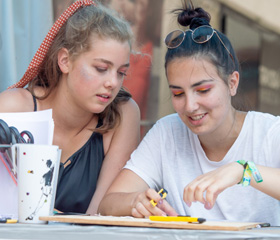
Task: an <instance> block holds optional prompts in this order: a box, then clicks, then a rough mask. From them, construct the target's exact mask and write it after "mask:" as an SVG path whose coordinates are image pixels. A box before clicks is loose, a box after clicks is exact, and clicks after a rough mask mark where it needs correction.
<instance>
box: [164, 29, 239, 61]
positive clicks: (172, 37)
mask: <svg viewBox="0 0 280 240" xmlns="http://www.w3.org/2000/svg"><path fill="white" fill-rule="evenodd" d="M189 31H190V32H191V37H192V40H193V41H194V42H195V43H199V44H202V43H205V42H208V41H209V40H210V39H211V38H212V37H213V35H214V33H215V34H216V35H217V37H218V39H219V40H220V42H221V43H222V44H223V46H224V48H225V49H226V50H227V52H228V54H229V55H230V57H231V59H232V61H233V62H234V58H233V56H232V54H231V53H230V51H229V50H228V48H227V47H226V45H225V44H224V42H223V41H222V39H221V38H220V36H219V34H218V33H217V31H216V30H214V29H213V28H212V27H211V26H207V25H205V26H200V27H198V28H196V29H195V30H192V29H188V30H186V31H182V30H179V29H178V30H174V31H172V32H170V33H168V34H167V36H166V38H165V40H164V42H165V45H166V46H167V48H169V49H173V48H177V47H179V46H180V45H181V44H182V42H183V41H184V39H185V37H186V32H189Z"/></svg>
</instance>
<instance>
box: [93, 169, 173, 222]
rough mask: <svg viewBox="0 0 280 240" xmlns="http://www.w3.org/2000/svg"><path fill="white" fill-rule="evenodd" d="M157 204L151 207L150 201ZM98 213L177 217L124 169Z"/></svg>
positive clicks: (155, 193) (158, 197)
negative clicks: (152, 200)
mask: <svg viewBox="0 0 280 240" xmlns="http://www.w3.org/2000/svg"><path fill="white" fill-rule="evenodd" d="M151 199H154V200H155V201H156V202H157V203H158V204H157V206H155V207H153V205H152V204H151V203H150V200H151ZM98 212H99V213H101V214H102V215H113V216H133V217H138V218H141V217H148V216H150V215H159V216H162V215H167V214H168V215H170V216H172V215H177V213H176V212H175V210H174V209H173V208H172V207H170V205H169V204H168V203H167V202H166V201H165V200H163V201H161V197H160V195H159V194H158V193H157V192H156V191H155V190H154V189H149V186H148V185H147V184H146V182H145V181H144V180H143V179H142V178H140V177H139V176H138V175H137V174H135V173H134V172H132V171H130V170H128V169H124V170H122V172H121V173H120V175H119V176H118V177H117V178H116V180H115V181H114V183H113V184H112V186H111V187H110V188H109V190H108V191H107V193H106V195H105V197H104V198H103V199H102V201H101V203H100V205H99V208H98Z"/></svg>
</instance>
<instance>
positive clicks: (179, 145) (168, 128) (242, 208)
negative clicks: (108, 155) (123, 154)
mask: <svg viewBox="0 0 280 240" xmlns="http://www.w3.org/2000/svg"><path fill="white" fill-rule="evenodd" d="M241 159H243V160H246V161H253V162H255V163H256V164H260V165H264V166H269V167H275V168H280V117H275V116H272V115H270V114H266V113H259V112H248V114H247V116H246V118H245V121H244V125H243V127H242V130H241V132H240V134H239V136H238V138H237V140H236V141H235V142H234V144H233V146H232V147H231V148H230V150H229V151H228V153H227V154H226V156H225V157H224V159H223V160H222V161H220V162H213V161H210V160H209V159H208V158H207V156H206V155H205V153H204V151H203V149H202V147H201V145H200V142H199V139H198V136H197V135H196V134H193V133H192V132H191V131H190V130H189V129H188V127H187V126H186V125H185V124H184V123H183V122H182V121H181V119H180V117H179V116H178V114H171V115H169V116H166V117H164V118H162V119H160V120H159V121H158V122H157V123H156V124H155V125H154V126H153V128H152V129H151V130H150V131H149V132H148V133H147V135H146V136H145V137H144V139H143V140H142V142H141V143H140V145H139V146H138V148H137V149H136V150H135V151H134V152H133V153H132V155H131V159H130V160H129V161H128V162H127V164H126V166H125V168H127V169H130V170H132V171H133V172H135V173H136V174H137V175H139V176H140V177H141V178H142V179H143V180H144V181H145V182H146V183H147V184H148V185H149V187H150V188H154V189H156V190H159V189H161V188H162V187H163V188H165V189H166V190H167V191H168V195H167V198H166V200H167V201H168V202H169V203H170V204H171V206H172V207H173V208H174V209H175V210H176V211H177V213H178V214H180V215H191V216H193V217H203V218H206V219H207V220H230V221H247V222H269V223H270V224H271V225H274V226H275V225H278V226H279V225H280V201H278V200H276V199H274V198H272V197H270V196H268V195H266V194H264V193H262V192H260V191H258V190H256V189H254V188H253V187H251V186H248V187H243V186H242V185H236V186H233V187H230V188H227V189H226V190H224V191H223V192H222V193H220V194H219V196H218V198H217V201H216V204H215V205H214V207H213V208H212V209H211V210H206V209H205V208H204V205H203V204H201V203H199V202H197V203H192V206H191V207H188V206H187V205H186V204H185V203H184V201H183V191H184V187H185V186H186V185H187V184H188V183H190V182H191V181H192V180H194V179H195V178H196V177H197V176H199V175H201V174H203V173H207V172H209V171H212V170H214V169H216V168H218V167H221V166H223V165H225V164H227V163H230V162H234V161H237V160H241ZM264 181H265V179H264ZM275 187H280V183H275Z"/></svg>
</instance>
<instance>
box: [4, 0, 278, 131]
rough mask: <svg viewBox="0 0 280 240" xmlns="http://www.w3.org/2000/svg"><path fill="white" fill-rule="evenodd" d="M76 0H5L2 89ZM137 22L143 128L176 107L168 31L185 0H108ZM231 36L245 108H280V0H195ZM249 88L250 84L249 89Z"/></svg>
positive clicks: (137, 94)
mask: <svg viewBox="0 0 280 240" xmlns="http://www.w3.org/2000/svg"><path fill="white" fill-rule="evenodd" d="M73 2H74V1H73V0H40V1H37V0H0V12H1V16H0V91H3V90H5V89H6V88H7V87H8V86H10V85H12V84H13V83H15V82H17V81H18V80H19V79H20V78H21V77H22V75H23V74H24V72H25V70H26V69H27V67H28V65H29V62H30V61H31V59H32V57H33V55H34V54H35V52H36V51H37V49H38V47H39V46H40V44H41V42H42V41H43V39H44V37H45V36H46V34H47V32H48V30H49V29H50V28H51V26H52V24H53V23H54V21H55V20H56V19H57V18H58V17H59V16H60V14H61V13H62V12H63V11H64V10H65V9H66V8H67V7H68V6H70V5H71V4H72V3H73ZM101 2H102V3H103V4H105V5H107V6H110V7H112V8H114V9H115V10H116V11H118V12H119V13H120V14H121V15H123V16H124V17H125V18H126V19H127V20H128V21H129V22H130V24H131V26H132V29H133V31H134V34H135V38H136V41H135V44H134V46H133V48H134V51H135V52H141V53H142V54H141V55H139V54H138V55H137V54H135V55H132V56H131V62H130V63H131V68H130V71H129V74H128V76H127V78H126V79H125V81H124V85H125V87H126V88H127V89H128V90H129V91H130V92H131V93H132V95H133V98H134V99H135V101H136V102H137V103H138V105H139V107H140V109H141V124H142V136H144V134H145V133H146V132H147V131H148V130H149V129H150V127H151V126H152V125H153V124H154V123H155V121H156V120H158V119H159V118H160V117H163V116H165V115H167V114H170V113H173V112H174V110H173V108H172V105H171V100H170V93H169V89H168V84H167V80H166V76H165V71H164V55H165V51H166V47H165V46H164V44H163V39H164V38H165V36H166V34H167V33H169V32H170V31H172V30H174V29H176V28H178V25H177V23H176V18H175V17H174V16H173V15H172V14H171V13H170V11H171V10H172V9H174V8H178V7H180V6H181V0H172V1H170V0H102V1H101ZM193 4H194V6H195V7H203V8H204V9H205V10H206V11H208V12H209V13H210V14H211V16H212V20H211V24H212V26H213V27H214V28H216V29H218V30H219V31H221V32H223V33H225V34H226V35H227V36H228V37H229V39H230V40H231V42H232V44H233V47H234V48H235V50H236V53H237V56H238V58H239V61H240V64H241V82H240V91H239V93H238V95H237V97H236V98H235V99H234V102H235V105H236V106H237V107H238V108H240V109H245V110H257V111H263V112H269V113H272V114H275V115H280V14H279V9H280V1H279V0H258V1H256V0H246V1H244V0H193ZM241 90H242V91H241Z"/></svg>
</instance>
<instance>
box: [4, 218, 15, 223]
mask: <svg viewBox="0 0 280 240" xmlns="http://www.w3.org/2000/svg"><path fill="white" fill-rule="evenodd" d="M17 222H18V220H17V219H0V223H17Z"/></svg>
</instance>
